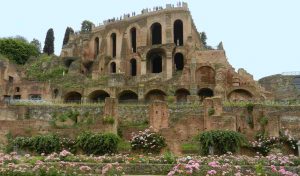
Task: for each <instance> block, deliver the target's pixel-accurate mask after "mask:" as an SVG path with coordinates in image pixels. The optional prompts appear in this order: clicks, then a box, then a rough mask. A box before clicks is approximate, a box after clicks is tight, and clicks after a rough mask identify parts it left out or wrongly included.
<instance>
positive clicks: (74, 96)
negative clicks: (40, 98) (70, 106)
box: [64, 91, 81, 103]
mask: <svg viewBox="0 0 300 176" xmlns="http://www.w3.org/2000/svg"><path fill="white" fill-rule="evenodd" d="M64 102H65V103H81V94H80V93H78V92H75V91H73V92H68V93H67V94H65V96H64Z"/></svg>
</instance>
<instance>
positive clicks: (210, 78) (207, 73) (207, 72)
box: [196, 66, 215, 84]
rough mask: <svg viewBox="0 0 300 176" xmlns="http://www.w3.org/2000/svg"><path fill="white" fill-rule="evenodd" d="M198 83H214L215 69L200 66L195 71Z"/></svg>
mask: <svg viewBox="0 0 300 176" xmlns="http://www.w3.org/2000/svg"><path fill="white" fill-rule="evenodd" d="M196 79H197V82H198V83H204V84H215V70H214V69H213V68H211V67H209V66H203V67H200V68H199V69H198V70H197V71H196Z"/></svg>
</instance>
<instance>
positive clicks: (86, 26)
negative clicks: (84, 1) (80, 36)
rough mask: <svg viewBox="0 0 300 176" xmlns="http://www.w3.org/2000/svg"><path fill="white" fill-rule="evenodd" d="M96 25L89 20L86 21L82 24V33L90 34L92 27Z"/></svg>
mask: <svg viewBox="0 0 300 176" xmlns="http://www.w3.org/2000/svg"><path fill="white" fill-rule="evenodd" d="M93 25H94V24H93V23H92V22H90V21H88V20H84V21H83V22H82V23H81V32H83V33H85V32H90V31H92V26H93Z"/></svg>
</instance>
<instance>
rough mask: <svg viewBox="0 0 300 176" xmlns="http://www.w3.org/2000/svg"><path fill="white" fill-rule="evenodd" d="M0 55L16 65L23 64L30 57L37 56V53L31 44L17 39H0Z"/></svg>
mask: <svg viewBox="0 0 300 176" xmlns="http://www.w3.org/2000/svg"><path fill="white" fill-rule="evenodd" d="M0 54H2V55H4V56H6V57H7V58H8V59H9V60H12V61H14V62H15V63H17V64H25V63H26V61H27V60H28V59H29V57H30V56H38V54H39V53H38V52H37V50H36V48H35V46H33V45H32V44H30V43H28V42H26V41H25V40H20V39H19V38H2V39H0Z"/></svg>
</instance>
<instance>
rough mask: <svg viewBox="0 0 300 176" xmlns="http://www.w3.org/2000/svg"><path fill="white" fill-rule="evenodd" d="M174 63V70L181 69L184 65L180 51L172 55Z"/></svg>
mask: <svg viewBox="0 0 300 176" xmlns="http://www.w3.org/2000/svg"><path fill="white" fill-rule="evenodd" d="M174 64H175V69H176V71H180V70H183V67H184V58H183V54H181V53H176V54H175V56H174Z"/></svg>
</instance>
